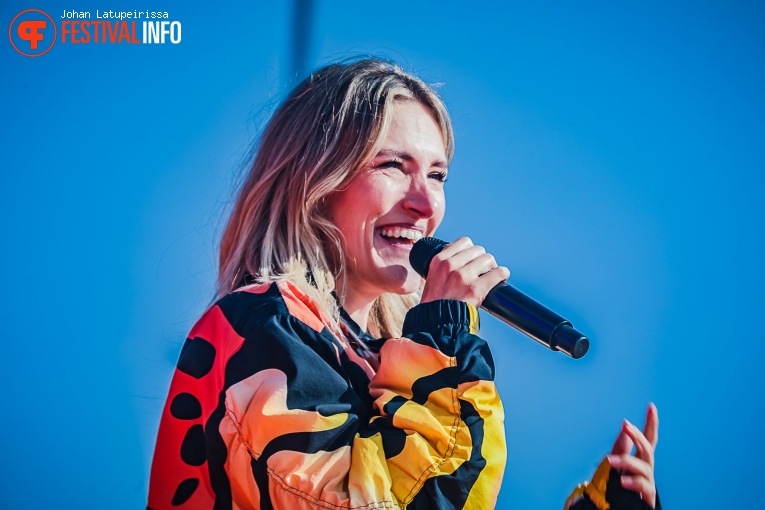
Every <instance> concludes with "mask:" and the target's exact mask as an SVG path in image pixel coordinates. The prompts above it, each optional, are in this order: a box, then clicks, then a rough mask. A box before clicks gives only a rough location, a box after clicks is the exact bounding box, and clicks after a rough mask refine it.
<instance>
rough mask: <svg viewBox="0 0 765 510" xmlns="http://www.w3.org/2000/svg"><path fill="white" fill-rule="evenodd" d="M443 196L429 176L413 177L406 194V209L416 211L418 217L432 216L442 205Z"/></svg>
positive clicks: (404, 204)
mask: <svg viewBox="0 0 765 510" xmlns="http://www.w3.org/2000/svg"><path fill="white" fill-rule="evenodd" d="M442 200H443V196H442V193H441V191H440V190H436V189H435V187H434V186H432V185H431V183H429V182H428V178H427V177H421V176H417V177H412V179H411V181H410V183H409V188H408V189H407V191H406V195H405V196H404V201H403V206H404V209H406V210H407V211H410V212H412V213H414V215H416V216H417V217H418V218H431V217H433V215H434V214H435V213H436V211H437V210H438V208H439V207H440V206H441V203H440V202H441V201H442Z"/></svg>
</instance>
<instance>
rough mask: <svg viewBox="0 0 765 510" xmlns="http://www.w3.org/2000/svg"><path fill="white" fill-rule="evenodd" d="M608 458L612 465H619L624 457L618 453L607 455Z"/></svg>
mask: <svg viewBox="0 0 765 510" xmlns="http://www.w3.org/2000/svg"><path fill="white" fill-rule="evenodd" d="M606 458H607V459H608V463H609V464H611V465H612V466H615V465H618V464H620V463H621V461H622V459H620V458H619V457H617V456H616V455H606Z"/></svg>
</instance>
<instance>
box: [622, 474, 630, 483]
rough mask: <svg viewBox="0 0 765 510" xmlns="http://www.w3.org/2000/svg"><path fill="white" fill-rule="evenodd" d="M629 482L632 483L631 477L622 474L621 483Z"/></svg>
mask: <svg viewBox="0 0 765 510" xmlns="http://www.w3.org/2000/svg"><path fill="white" fill-rule="evenodd" d="M625 483H626V484H631V483H632V477H631V476H622V485H624V484H625Z"/></svg>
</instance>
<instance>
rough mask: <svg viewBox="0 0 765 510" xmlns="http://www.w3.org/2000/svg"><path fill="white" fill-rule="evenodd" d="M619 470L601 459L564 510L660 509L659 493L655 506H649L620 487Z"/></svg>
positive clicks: (635, 494)
mask: <svg viewBox="0 0 765 510" xmlns="http://www.w3.org/2000/svg"><path fill="white" fill-rule="evenodd" d="M620 478H621V472H620V471H619V470H616V469H614V468H612V467H611V465H610V464H609V463H608V459H605V458H604V459H603V460H602V461H601V462H600V465H599V466H598V468H597V469H596V470H595V474H594V475H593V476H592V481H590V482H585V483H583V484H581V485H579V486H578V487H577V488H576V489H574V491H573V492H572V493H571V495H570V496H569V497H568V499H567V500H566V504H565V505H564V510H661V501H660V500H659V493H658V491H657V492H656V506H655V507H654V508H653V509H651V507H650V506H649V505H648V503H646V502H645V501H643V500H642V499H640V495H639V494H638V493H636V492H634V491H630V490H627V489H625V488H624V487H622V484H621V482H620Z"/></svg>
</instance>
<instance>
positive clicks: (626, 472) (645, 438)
mask: <svg viewBox="0 0 765 510" xmlns="http://www.w3.org/2000/svg"><path fill="white" fill-rule="evenodd" d="M658 440H659V413H658V411H657V410H656V406H655V405H653V404H649V405H648V410H647V411H646V418H645V428H644V429H643V432H640V430H638V428H637V427H636V426H634V425H633V424H632V423H630V422H628V421H627V420H624V423H623V424H622V430H621V431H620V432H619V435H618V436H617V438H616V442H614V447H613V449H612V450H611V455H609V456H608V462H609V463H610V464H611V466H613V467H614V469H618V470H619V471H621V472H622V473H623V474H622V477H621V482H622V487H624V488H625V489H628V490H631V491H635V492H637V493H638V494H640V497H641V499H643V501H645V502H646V503H648V504H649V505H650V506H651V508H655V507H656V483H655V481H654V477H653V469H654V450H655V449H656V443H657V442H658ZM633 445H634V446H635V455H634V456H633V455H630V452H631V451H632V446H633Z"/></svg>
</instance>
